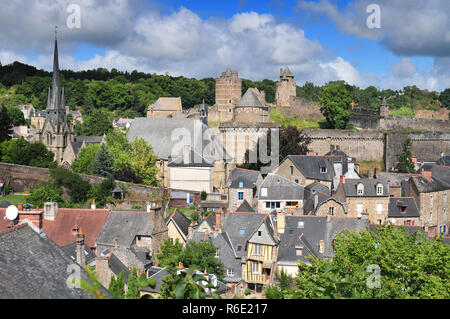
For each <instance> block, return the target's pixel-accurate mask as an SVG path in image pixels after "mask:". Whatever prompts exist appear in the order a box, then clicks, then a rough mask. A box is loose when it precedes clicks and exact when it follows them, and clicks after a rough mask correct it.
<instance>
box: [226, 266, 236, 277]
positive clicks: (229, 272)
mask: <svg viewBox="0 0 450 319" xmlns="http://www.w3.org/2000/svg"><path fill="white" fill-rule="evenodd" d="M227 276H228V277H233V276H234V271H233V269H230V268H228V269H227Z"/></svg>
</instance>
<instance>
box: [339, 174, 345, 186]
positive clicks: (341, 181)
mask: <svg viewBox="0 0 450 319" xmlns="http://www.w3.org/2000/svg"><path fill="white" fill-rule="evenodd" d="M342 184H345V176H344V175H341V177H340V180H339V185H342Z"/></svg>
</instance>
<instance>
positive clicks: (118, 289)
mask: <svg viewBox="0 0 450 319" xmlns="http://www.w3.org/2000/svg"><path fill="white" fill-rule="evenodd" d="M114 296H116V297H117V299H125V274H124V272H123V270H122V271H121V272H120V273H119V275H118V276H117V279H116V285H115V291H114Z"/></svg>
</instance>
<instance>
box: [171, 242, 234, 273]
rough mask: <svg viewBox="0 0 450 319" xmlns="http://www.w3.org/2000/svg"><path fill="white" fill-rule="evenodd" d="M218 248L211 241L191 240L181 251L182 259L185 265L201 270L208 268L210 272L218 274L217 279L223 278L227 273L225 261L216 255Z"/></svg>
mask: <svg viewBox="0 0 450 319" xmlns="http://www.w3.org/2000/svg"><path fill="white" fill-rule="evenodd" d="M216 250H217V247H215V246H214V245H213V244H212V243H211V242H210V241H206V242H195V241H189V242H188V243H187V244H186V246H185V248H184V250H183V252H182V253H181V256H180V259H181V262H182V263H183V265H185V267H188V268H194V269H198V270H200V271H204V270H205V269H206V270H207V272H208V273H209V274H214V275H216V276H217V279H219V280H222V279H223V277H224V275H225V267H224V265H223V263H222V262H221V261H220V260H219V259H218V258H216V257H215V255H216Z"/></svg>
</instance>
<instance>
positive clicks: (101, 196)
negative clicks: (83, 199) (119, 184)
mask: <svg viewBox="0 0 450 319" xmlns="http://www.w3.org/2000/svg"><path fill="white" fill-rule="evenodd" d="M115 187H116V183H115V182H114V178H113V176H112V175H108V177H107V178H106V179H105V180H103V182H101V183H100V185H98V186H94V187H92V189H91V191H90V192H89V194H88V198H92V199H95V200H96V205H97V206H99V207H104V206H105V205H106V204H108V203H113V202H114V200H113V198H112V194H111V192H112V191H113V189H114V188H115Z"/></svg>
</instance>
